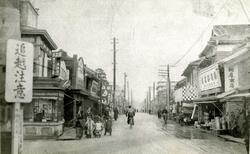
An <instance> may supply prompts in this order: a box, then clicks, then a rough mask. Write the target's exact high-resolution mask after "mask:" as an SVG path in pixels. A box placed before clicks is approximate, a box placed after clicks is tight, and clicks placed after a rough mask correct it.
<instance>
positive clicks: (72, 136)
mask: <svg viewBox="0 0 250 154" xmlns="http://www.w3.org/2000/svg"><path fill="white" fill-rule="evenodd" d="M57 140H76V129H75V128H73V127H65V128H64V132H63V134H62V135H61V136H59V137H58V138H57Z"/></svg>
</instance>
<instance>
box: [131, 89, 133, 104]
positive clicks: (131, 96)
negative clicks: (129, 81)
mask: <svg viewBox="0 0 250 154" xmlns="http://www.w3.org/2000/svg"><path fill="white" fill-rule="evenodd" d="M130 92H131V104H130V105H131V106H133V91H132V89H131V90H130Z"/></svg>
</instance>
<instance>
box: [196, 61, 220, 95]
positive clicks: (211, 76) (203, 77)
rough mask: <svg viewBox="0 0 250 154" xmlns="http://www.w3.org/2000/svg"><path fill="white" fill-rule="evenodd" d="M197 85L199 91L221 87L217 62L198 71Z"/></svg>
mask: <svg viewBox="0 0 250 154" xmlns="http://www.w3.org/2000/svg"><path fill="white" fill-rule="evenodd" d="M199 85H200V90H201V91H206V90H210V89H214V88H219V87H221V78H220V72H219V66H218V64H213V65H211V66H209V67H206V68H204V69H202V70H200V71H199Z"/></svg>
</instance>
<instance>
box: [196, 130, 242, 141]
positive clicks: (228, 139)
mask: <svg viewBox="0 0 250 154" xmlns="http://www.w3.org/2000/svg"><path fill="white" fill-rule="evenodd" d="M194 129H197V130H199V131H201V132H204V133H208V134H211V135H214V136H217V137H220V138H223V139H225V140H227V141H232V142H236V143H240V144H245V142H244V139H243V138H236V137H233V136H230V135H226V134H224V135H219V134H217V133H214V132H213V131H212V130H205V129H202V128H194Z"/></svg>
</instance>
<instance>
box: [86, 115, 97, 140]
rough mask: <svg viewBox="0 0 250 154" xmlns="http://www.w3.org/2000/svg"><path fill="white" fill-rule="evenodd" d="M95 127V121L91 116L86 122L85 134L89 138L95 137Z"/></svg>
mask: <svg viewBox="0 0 250 154" xmlns="http://www.w3.org/2000/svg"><path fill="white" fill-rule="evenodd" d="M94 128H95V122H94V121H93V120H92V118H91V117H90V116H89V117H87V121H86V123H85V135H86V137H87V138H92V137H93V132H94Z"/></svg>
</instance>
